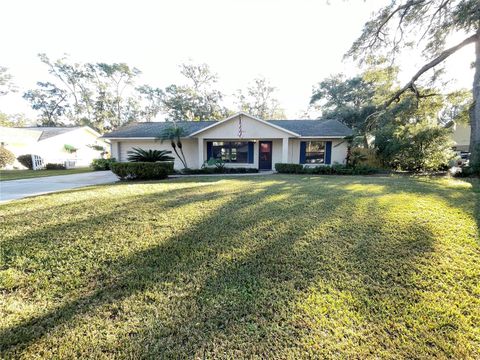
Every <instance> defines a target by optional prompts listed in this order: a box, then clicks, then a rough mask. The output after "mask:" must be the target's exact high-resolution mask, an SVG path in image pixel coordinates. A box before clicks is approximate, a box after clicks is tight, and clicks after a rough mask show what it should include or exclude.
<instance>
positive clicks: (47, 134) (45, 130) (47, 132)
mask: <svg viewBox="0 0 480 360" xmlns="http://www.w3.org/2000/svg"><path fill="white" fill-rule="evenodd" d="M80 128H81V126H71V127H67V126H63V127H53V126H52V127H49V126H30V127H21V128H15V129H21V130H27V131H37V132H41V133H42V134H41V135H40V137H39V138H38V141H41V140H45V139H48V138H51V137H54V136H57V135H61V134H64V133H67V132H70V131H73V130H77V129H80Z"/></svg>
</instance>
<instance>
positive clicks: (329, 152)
mask: <svg viewBox="0 0 480 360" xmlns="http://www.w3.org/2000/svg"><path fill="white" fill-rule="evenodd" d="M331 163H332V142H331V141H327V142H326V143H325V164H327V165H330V164H331Z"/></svg>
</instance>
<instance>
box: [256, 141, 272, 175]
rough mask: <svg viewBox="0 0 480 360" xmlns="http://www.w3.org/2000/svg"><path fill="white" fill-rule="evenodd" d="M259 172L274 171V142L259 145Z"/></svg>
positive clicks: (263, 142) (264, 142) (261, 142)
mask: <svg viewBox="0 0 480 360" xmlns="http://www.w3.org/2000/svg"><path fill="white" fill-rule="evenodd" d="M258 170H272V142H271V141H260V142H259V143H258Z"/></svg>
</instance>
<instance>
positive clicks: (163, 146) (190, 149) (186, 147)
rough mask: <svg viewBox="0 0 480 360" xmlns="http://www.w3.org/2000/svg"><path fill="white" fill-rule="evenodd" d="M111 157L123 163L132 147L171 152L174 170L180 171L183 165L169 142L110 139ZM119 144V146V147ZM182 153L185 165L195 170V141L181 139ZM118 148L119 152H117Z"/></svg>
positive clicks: (196, 158) (196, 161)
mask: <svg viewBox="0 0 480 360" xmlns="http://www.w3.org/2000/svg"><path fill="white" fill-rule="evenodd" d="M111 143H112V147H111V149H112V157H114V158H115V159H117V161H121V162H125V161H128V160H127V159H128V154H127V152H128V151H130V150H132V148H134V147H138V148H141V149H144V150H150V149H152V150H168V151H172V155H171V156H173V157H174V158H175V164H174V167H175V169H182V168H183V164H182V162H181V161H180V159H178V158H177V156H176V155H175V153H174V152H173V150H172V147H171V146H170V143H169V142H166V141H164V142H163V143H162V142H161V141H155V140H150V139H145V140H141V139H139V140H133V139H132V140H113V139H112V142H111ZM119 144H120V146H119ZM182 144H183V152H184V154H185V157H186V159H187V165H188V167H189V168H192V169H196V168H198V145H197V139H183V140H182ZM119 148H120V152H119V151H118V150H119Z"/></svg>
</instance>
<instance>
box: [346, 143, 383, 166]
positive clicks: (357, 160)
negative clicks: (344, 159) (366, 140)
mask: <svg viewBox="0 0 480 360" xmlns="http://www.w3.org/2000/svg"><path fill="white" fill-rule="evenodd" d="M349 165H351V166H353V167H356V166H360V165H367V166H370V167H372V168H381V167H382V166H383V164H382V161H381V160H380V159H379V158H378V155H377V152H376V151H375V150H374V149H366V148H361V147H355V148H352V149H351V150H350V162H349Z"/></svg>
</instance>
